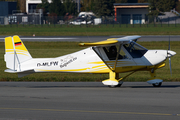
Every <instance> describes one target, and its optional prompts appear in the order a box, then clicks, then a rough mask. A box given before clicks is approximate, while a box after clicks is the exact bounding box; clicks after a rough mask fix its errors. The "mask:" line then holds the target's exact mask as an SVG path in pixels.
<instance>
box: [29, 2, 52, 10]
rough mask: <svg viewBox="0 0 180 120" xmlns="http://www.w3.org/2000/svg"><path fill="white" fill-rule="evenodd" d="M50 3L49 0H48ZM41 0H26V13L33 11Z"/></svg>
mask: <svg viewBox="0 0 180 120" xmlns="http://www.w3.org/2000/svg"><path fill="white" fill-rule="evenodd" d="M48 2H49V3H51V2H52V1H51V0H48ZM41 3H42V0H26V12H27V13H34V12H35V10H36V6H37V5H38V4H41Z"/></svg>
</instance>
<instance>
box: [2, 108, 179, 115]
mask: <svg viewBox="0 0 180 120" xmlns="http://www.w3.org/2000/svg"><path fill="white" fill-rule="evenodd" d="M0 109H1V110H32V111H53V112H79V113H85V112H86V113H109V114H110V113H113V114H132V115H159V116H160V115H161V116H180V114H168V113H141V112H116V111H88V110H61V109H36V108H0Z"/></svg>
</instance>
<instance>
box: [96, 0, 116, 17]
mask: <svg viewBox="0 0 180 120" xmlns="http://www.w3.org/2000/svg"><path fill="white" fill-rule="evenodd" d="M114 2H115V0H98V1H95V9H94V11H93V12H94V13H95V14H96V15H98V16H109V15H113V14H114V8H113V3H114Z"/></svg>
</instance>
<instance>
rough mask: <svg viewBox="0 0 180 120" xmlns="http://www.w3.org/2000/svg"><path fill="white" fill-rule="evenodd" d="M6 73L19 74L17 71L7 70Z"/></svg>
mask: <svg viewBox="0 0 180 120" xmlns="http://www.w3.org/2000/svg"><path fill="white" fill-rule="evenodd" d="M4 72H8V73H17V70H12V69H6V70H5V71H4Z"/></svg>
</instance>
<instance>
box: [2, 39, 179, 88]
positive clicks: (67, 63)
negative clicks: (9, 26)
mask: <svg viewBox="0 0 180 120" xmlns="http://www.w3.org/2000/svg"><path fill="white" fill-rule="evenodd" d="M140 37H141V36H126V37H122V38H111V39H107V40H105V41H100V42H94V43H80V44H79V45H80V46H89V47H88V48H86V49H84V50H81V51H78V52H75V53H72V54H68V55H64V56H60V57H56V58H32V57H31V55H30V53H29V52H28V50H27V49H26V47H25V45H24V44H23V42H22V41H21V40H20V38H19V37H18V36H13V37H6V38H5V55H4V59H5V62H6V67H7V68H9V69H7V70H5V72H9V73H18V77H23V76H26V75H29V74H31V73H35V72H71V73H109V79H107V80H103V81H102V83H103V84H104V85H108V86H110V87H116V86H121V84H122V83H123V82H122V80H123V79H124V78H126V77H128V76H129V75H131V74H132V73H134V72H136V71H149V72H150V75H151V79H150V80H148V81H147V82H148V83H149V84H152V85H153V86H155V87H159V86H161V84H162V82H163V80H161V79H160V78H157V77H156V72H155V71H156V69H158V68H162V67H164V66H165V60H166V59H167V58H169V60H170V58H171V57H172V56H174V55H175V54H176V52H174V51H171V50H148V49H146V48H144V47H142V46H141V45H139V44H137V43H136V41H137V40H138V39H139V38H140ZM169 49H170V48H169ZM124 72H131V73H130V74H128V75H127V76H125V77H122V78H120V77H119V73H124Z"/></svg>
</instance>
